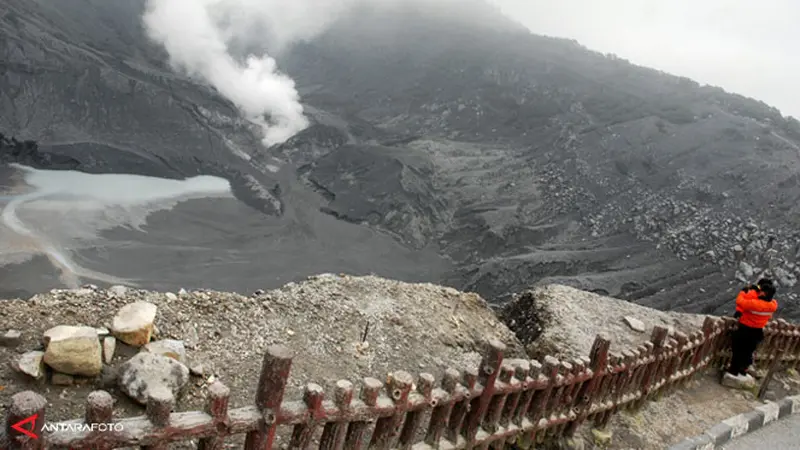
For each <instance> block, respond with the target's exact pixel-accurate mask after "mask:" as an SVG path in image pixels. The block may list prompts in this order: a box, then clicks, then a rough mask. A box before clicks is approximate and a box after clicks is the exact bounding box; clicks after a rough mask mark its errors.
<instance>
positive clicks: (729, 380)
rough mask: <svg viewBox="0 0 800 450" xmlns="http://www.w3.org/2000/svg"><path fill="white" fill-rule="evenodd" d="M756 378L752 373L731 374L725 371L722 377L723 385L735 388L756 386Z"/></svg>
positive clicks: (747, 388) (746, 388) (743, 388)
mask: <svg viewBox="0 0 800 450" xmlns="http://www.w3.org/2000/svg"><path fill="white" fill-rule="evenodd" d="M756 384H758V383H757V382H756V379H755V378H753V377H752V376H750V375H738V376H737V375H731V374H730V373H728V372H725V375H724V376H723V377H722V385H723V386H725V387H729V388H733V389H742V390H745V391H747V390H750V389H753V388H754V387H756Z"/></svg>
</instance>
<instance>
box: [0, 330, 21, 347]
mask: <svg viewBox="0 0 800 450" xmlns="http://www.w3.org/2000/svg"><path fill="white" fill-rule="evenodd" d="M21 340H22V332H20V331H18V330H8V331H6V332H5V333H3V335H2V336H0V347H9V348H14V347H16V346H17V345H19V343H20V341H21Z"/></svg>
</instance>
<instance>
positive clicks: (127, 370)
mask: <svg viewBox="0 0 800 450" xmlns="http://www.w3.org/2000/svg"><path fill="white" fill-rule="evenodd" d="M118 382H119V387H120V390H122V392H124V393H125V394H126V395H128V396H129V397H131V398H132V399H133V400H135V401H137V402H138V403H140V404H143V405H144V404H146V403H147V398H148V394H149V391H150V390H152V389H159V388H166V389H169V390H170V391H171V392H172V393H173V395H175V396H176V397H177V396H179V395H180V392H181V391H182V389H183V388H184V386H186V384H187V383H188V382H189V369H188V368H187V367H186V366H185V365H183V364H181V363H179V362H178V361H176V360H175V359H172V358H168V357H166V356H162V355H158V354H155V353H149V352H145V351H142V352H139V353H138V354H136V356H134V357H133V358H131V359H129V360H128V361H125V363H123V364H122V366H120V370H119V381H118Z"/></svg>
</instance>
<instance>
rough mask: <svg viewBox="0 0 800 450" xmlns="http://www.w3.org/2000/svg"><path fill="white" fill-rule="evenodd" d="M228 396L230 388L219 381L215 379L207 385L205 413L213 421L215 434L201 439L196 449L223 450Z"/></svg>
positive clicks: (226, 426) (226, 431)
mask: <svg viewBox="0 0 800 450" xmlns="http://www.w3.org/2000/svg"><path fill="white" fill-rule="evenodd" d="M230 396H231V390H230V389H228V387H227V386H225V385H224V384H222V383H220V382H219V381H215V382H214V383H212V384H211V385H210V386H209V387H208V399H207V400H206V413H207V414H208V415H210V416H211V418H212V420H213V421H214V431H215V433H216V435H215V436H211V437H207V438H203V439H201V440H200V444H199V445H198V446H197V449H198V450H223V449H224V448H225V436H227V435H228V431H229V430H228V425H229V420H228V402H229V399H230Z"/></svg>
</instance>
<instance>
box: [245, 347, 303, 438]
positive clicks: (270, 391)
mask: <svg viewBox="0 0 800 450" xmlns="http://www.w3.org/2000/svg"><path fill="white" fill-rule="evenodd" d="M291 369H292V353H291V352H290V351H289V349H288V348H286V347H284V346H282V345H273V346H270V347H269V348H268V349H267V353H266V354H265V355H264V362H263V364H262V366H261V377H260V378H259V380H258V390H257V391H256V407H257V408H258V409H259V411H261V415H262V419H261V422H260V423H259V425H258V429H256V430H254V431H251V432H249V433H247V438H246V439H245V444H244V448H245V450H271V449H272V444H273V443H274V441H275V431H276V429H277V427H278V426H277V423H276V422H277V420H278V415H279V414H280V408H281V402H283V393H284V391H285V390H286V384H287V382H288V381H289V372H290V371H291Z"/></svg>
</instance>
